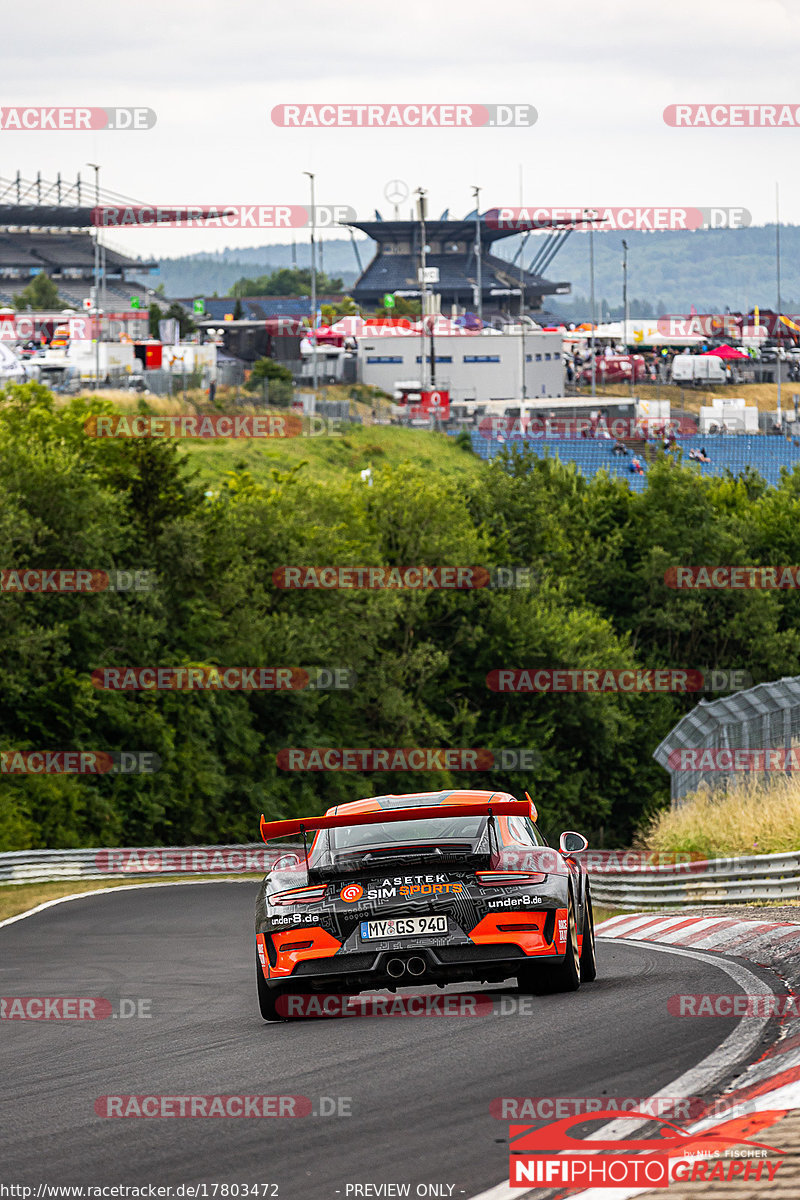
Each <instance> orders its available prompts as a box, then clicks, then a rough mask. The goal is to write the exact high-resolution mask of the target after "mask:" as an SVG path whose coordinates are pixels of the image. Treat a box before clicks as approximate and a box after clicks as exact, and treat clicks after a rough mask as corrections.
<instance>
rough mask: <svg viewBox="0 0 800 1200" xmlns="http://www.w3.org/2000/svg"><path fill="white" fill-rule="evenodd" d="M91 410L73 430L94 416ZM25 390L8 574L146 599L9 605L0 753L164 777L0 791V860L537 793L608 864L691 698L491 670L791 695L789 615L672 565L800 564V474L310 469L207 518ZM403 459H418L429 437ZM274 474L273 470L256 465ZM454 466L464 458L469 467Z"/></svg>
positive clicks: (545, 465)
mask: <svg viewBox="0 0 800 1200" xmlns="http://www.w3.org/2000/svg"><path fill="white" fill-rule="evenodd" d="M103 403H106V404H107V402H98V401H93V402H92V411H95V412H96V411H101V410H102V404H103ZM88 411H89V409H88V406H87V405H86V404H85V403H84V402H82V401H79V400H73V401H72V402H71V405H70V407H69V408H61V409H58V410H55V409H54V407H53V400H52V397H51V395H50V394H49V393H48V392H47V391H46V390H45V389H44V388H42V387H40V386H39V385H36V384H29V385H26V386H25V387H12V388H11V389H10V391H9V393H8V394H7V395H6V397H5V399H4V400H3V401H2V403H1V404H0V538H2V545H3V561H2V564H0V565H2V566H3V567H4V568H5V569H9V568H15V567H18V568H22V567H26V568H36V567H38V568H47V569H52V568H54V567H75V566H85V567H90V568H103V569H109V568H130V569H133V570H149V571H152V572H154V573H155V575H156V577H157V579H158V587H156V588H154V589H153V590H151V591H149V592H138V593H137V592H130V593H127V594H126V593H122V592H118V593H115V592H111V591H104V592H99V593H97V594H89V595H52V594H51V595H46V594H20V593H18V592H8V591H7V592H5V594H0V609H1V610H2V617H1V619H0V664H2V666H1V669H2V677H3V678H2V688H1V689H0V749H2V750H10V749H51V750H68V749H87V750H88V749H113V750H148V751H152V752H155V753H157V754H158V755H159V756H160V758H161V760H162V764H163V765H162V768H161V770H160V771H158V772H157V773H155V774H152V775H149V776H148V775H129V776H125V775H115V776H110V775H109V776H101V777H87V776H67V775H46V776H31V775H10V774H5V775H3V776H2V777H0V848H4V849H18V848H25V847H29V846H77V845H114V844H128V845H146V844H152V843H162V844H182V843H192V842H200V843H202V842H210V843H214V842H227V841H239V840H243V841H251V840H254V839H256V838H257V835H258V818H259V814H260V813H261V812H262V811H264V812H265V813H267V814H268V815H271V816H279V815H290V814H294V813H301V812H304V811H309V810H317V811H318V810H320V809H322V808H323V807H326V806H328V805H330V804H332V803H336V802H341V801H345V800H349V799H352V798H355V797H357V796H359V795H368V794H376V793H377V794H379V793H381V792H394V791H399V792H402V791H413V790H415V789H429V788H437V787H440V786H470V785H476V786H484V787H485V786H495V787H498V788H508V789H509V790H512V791H513V790H516V791H518V792H519V791H521V790H522V789H523V788H528V789H529V790H530V791H531V792H532V794H533V795H534V797H535V799H536V802H537V804H538V806H539V808H540V811H541V813H542V823H543V825H544V827H545V829H546V830H547V831H548V832H549V833H551V834H552V833H557V832H558V831H559V830H560V829H562V828H569V827H575V828H579V829H583V830H584V831H586V832H587V833H589V834H590V836H592V838H593V839H595V840H597V839H598V838H599V836H601V834H602V836H603V837H604V839H605V842H606V844H609V845H610V844H620V843H621V842H623V841H625V840H627V839H628V838H629V837H630V836H631V833H632V831H633V829H634V828H635V826H636V825H638V824H639V823H640V821H641V820H642V819H643V817H645V816H647V815H648V814H650V813H651V812H652V811H653V810H654V808H655V807H656V806H657V805H658V804H659V803H660V802H663V801H664V800H665V799H666V796H667V777H666V775H665V774H664V772H663V771H662V769H661V768H660V767H658V766H656V764H655V763H654V762H653V760H652V757H651V755H652V751H653V749H654V748H655V746H656V745H657V743H658V742H659V741H660V740H661V739H662V738H663V737H664V736H665V735H666V733H667V732H668V731H669V729H670V728H671V726H672V725H673V724H674V722H675V721H676V720H677V719H678V717H679V716H680V715H682V713H683V712H685V711H687V710H688V709H689V708H690V707H692V706H693V705H694V703H695V701H696V699H697V697H690V696H684V697H679V696H664V695H661V696H659V695H638V696H619V695H608V694H606V695H586V694H558V695H502V694H498V693H494V692H491V691H489V690H488V688H487V685H486V675H487V673H488V672H489V671H491V670H493V669H495V668H498V667H568V668H570V667H598V666H602V667H622V666H630V665H640V666H648V667H657V666H669V665H672V666H686V667H701V668H710V667H744V668H746V669H748V670H750V671H751V672H752V674H753V676H754V678H755V679H756V681H758V680H761V679H766V678H774V677H780V676H782V675H791V674H796V673H800V630H798V619H797V618H798V615H799V605H800V600H798V597H797V595H796V594H795V593H793V592H788V593H769V592H758V591H742V592H692V593H685V592H677V591H674V590H670V589H668V588H667V587H666V586H665V585H664V582H663V579H664V571H665V569H666V568H667V567H668V566H670V565H674V564H701V563H738V564H746V563H754V562H755V563H781V564H783V563H797V562H800V520H798V515H799V514H800V503H799V502H798V498H799V497H800V473H797V472H796V473H795V474H794V475H792V476H787V477H785V479H784V481H783V483H782V485H781V487H780V488H778V489H767V488H766V487H765V486H764V485H763V484H762V483H761V481H760V480H759V479H758V478H757V477H755V476H749V477H747V478H742V479H737V480H734V479H732V478H727V479H725V478H719V479H701V478H699V477H698V476H697V475H695V474H694V473H693V472H692V471H691V470H690V469H685V468H682V467H677V466H674V465H671V464H669V463H668V462H663V463H655V464H654V465H653V466H652V467H651V469H650V471H649V473H648V474H649V487H648V489H647V490H646V491H645V492H643V493H642V494H640V495H634V494H631V493H630V492H629V490H628V487H627V484H626V483H625V482H624V481H623V480H620V481H611V480H609V479H608V478H607V477H605V476H603V477H600V478H599V479H597V480H596V481H594V482H591V483H587V482H586V481H585V480H584V479H583V478H582V477H581V476H580V475H578V474H577V473H576V472H575V471H574V469H573V468H571V467H566V466H562V465H560V464H559V463H558V462H556V461H553V460H543V461H537V460H536V459H534V458H532V457H527V456H524V455H519V454H517V455H515V456H514V457H513V458H512V459H511V461H509V462H507V463H505V464H502V463H499V462H494V463H491V464H490V463H486V464H481V465H480V467H479V468H478V469H477V470H476V472H475V473H474V474H473V475H465V476H463V477H459V478H458V479H456V478H454V477H451V476H450V475H448V474H446V473H444V472H433V471H427V472H426V471H425V470H422V469H420V468H419V467H417V466H415V465H414V464H413V463H402V464H400V465H392V464H390V463H389V462H383V461H381V462H378V461H377V460H376V467H375V470H374V471H373V479H372V484H371V485H370V486H367V485H365V483H364V482H362V480H361V478H360V476H359V474H358V473H356V472H350V473H348V475H347V476H346V477H342V479H341V480H340V481H339V482H336V483H333V484H331V483H327V484H320V482H319V481H315V480H312V479H310V478H307V477H305V475H304V469H303V466H302V464H301V465H298V467H297V468H296V469H294V470H291V471H283V472H281V471H279V470H277V469H276V470H275V471H274V472H273V475H272V477H271V480H270V482H268V483H266V484H259V483H256V482H255V481H254V480H253V479H252V477H251V476H249V475H248V474H247V473H240V474H238V475H234V476H231V477H230V478H229V481H228V483H227V484H226V485H225V486H223V487H222V488H221V489H220V490H219V491H217V492H213V493H207V492H206V491H205V490H204V487H203V485H202V484H201V483H199V482H198V480H197V478H196V477H195V476H194V474H193V468H192V466H191V464H190V462H189V456H188V455H187V453H186V449H185V447H183V446H181V445H175V444H174V443H170V442H162V441H158V440H141V441H135V440H124V439H122V440H101V439H97V438H92V437H89V436H87V435H86V433H85V432H84V428H83V425H84V422H85V420H86V416H87V412H88ZM419 436H420V437H429V436H432V435H427V434H420V435H419ZM265 453H266V451H265ZM465 453H467V451H465ZM331 562H334V563H339V564H352V565H359V566H360V565H378V564H386V565H390V566H392V565H394V566H408V565H412V564H428V565H434V564H453V565H467V564H484V565H489V566H492V565H508V564H525V565H528V566H531V567H533V568H535V572H534V585H533V586H532V587H530V588H528V589H515V590H507V591H499V590H488V589H484V590H474V591H469V592H449V591H427V592H411V591H404V592H401V591H383V592H379V591H326V592H320V591H296V590H295V591H291V590H281V589H279V588H277V587H276V586H275V585H274V583H273V579H272V573H273V571H274V570H275V568H277V567H280V566H283V565H287V564H288V565H294V564H298V565H299V564H319V565H322V564H328V563H331ZM187 664H206V665H210V664H216V665H218V666H238V667H259V666H288V667H306V668H307V667H311V666H315V665H317V666H323V667H337V666H338V667H349V668H351V669H354V670H355V672H356V673H357V677H358V682H357V686H356V687H355V688H354V689H352V690H349V691H346V690H343V691H330V692H326V691H313V690H304V691H297V692H289V693H271V692H226V691H214V690H211V691H203V692H192V693H189V692H178V691H162V692H127V693H126V692H113V691H101V690H98V689H97V688H96V687H94V686H93V684H92V680H91V672H92V671H93V670H94V669H95V668H101V667H108V666H179V665H187ZM314 746H339V747H367V746H369V747H403V746H405V747H411V746H417V747H439V746H442V747H447V746H462V747H489V748H500V747H526V748H532V749H535V750H536V751H538V754H539V756H540V761H539V765H538V766H537V767H536V768H535V769H534V770H533V771H532V772H526V773H522V772H514V771H511V772H510V773H509V774H501V773H500V772H492V773H487V774H484V775H478V774H475V773H472V774H468V773H464V774H461V775H448V774H446V773H442V772H437V773H434V772H431V773H429V774H427V775H422V774H417V775H414V774H411V773H405V774H389V773H384V774H374V775H370V776H361V775H357V774H352V773H324V772H302V773H297V772H287V771H284V770H281V769H279V767H278V766H277V764H276V753H277V751H278V750H280V749H281V748H285V747H314Z"/></svg>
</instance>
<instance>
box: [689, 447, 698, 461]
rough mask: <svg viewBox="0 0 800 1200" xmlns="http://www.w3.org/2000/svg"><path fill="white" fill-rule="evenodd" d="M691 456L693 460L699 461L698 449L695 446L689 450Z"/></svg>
mask: <svg viewBox="0 0 800 1200" xmlns="http://www.w3.org/2000/svg"><path fill="white" fill-rule="evenodd" d="M689 458H690V460H691V461H692V462H697V451H696V450H695V449H694V448H692V449H691V450H690V451H689Z"/></svg>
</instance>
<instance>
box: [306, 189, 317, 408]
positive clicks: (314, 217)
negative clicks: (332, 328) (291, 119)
mask: <svg viewBox="0 0 800 1200" xmlns="http://www.w3.org/2000/svg"><path fill="white" fill-rule="evenodd" d="M303 174H304V175H307V176H308V178H309V179H310V180H311V354H312V358H311V361H312V364H313V365H312V372H313V376H312V378H313V381H314V395H315V396H316V394H317V253H316V249H315V245H314V242H315V238H314V235H315V233H316V228H317V225H316V222H317V214H316V210H315V208H314V175H313V173H312V172H311V171H303Z"/></svg>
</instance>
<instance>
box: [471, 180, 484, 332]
mask: <svg viewBox="0 0 800 1200" xmlns="http://www.w3.org/2000/svg"><path fill="white" fill-rule="evenodd" d="M472 194H473V196H474V197H475V270H476V275H477V290H478V320H479V321H480V323H481V325H482V324H483V278H482V274H481V189H480V188H479V187H474V188H473V189H472Z"/></svg>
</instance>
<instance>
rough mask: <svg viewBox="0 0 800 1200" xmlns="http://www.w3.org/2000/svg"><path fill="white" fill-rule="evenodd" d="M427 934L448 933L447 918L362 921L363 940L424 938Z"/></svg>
mask: <svg viewBox="0 0 800 1200" xmlns="http://www.w3.org/2000/svg"><path fill="white" fill-rule="evenodd" d="M426 933H447V917H387V918H386V919H385V920H383V921H362V922H361V938H362V940H366V939H368V938H397V937H424V935H425V934H426Z"/></svg>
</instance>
